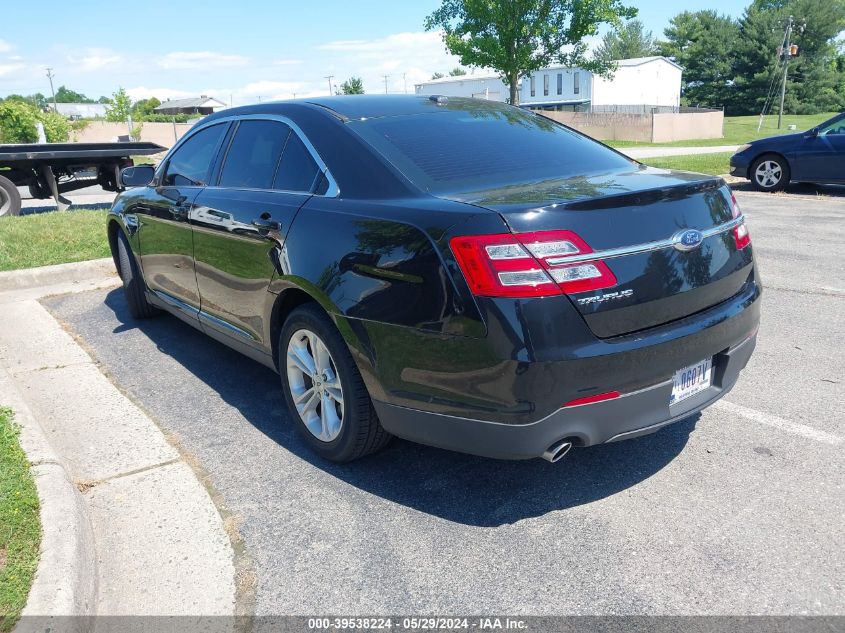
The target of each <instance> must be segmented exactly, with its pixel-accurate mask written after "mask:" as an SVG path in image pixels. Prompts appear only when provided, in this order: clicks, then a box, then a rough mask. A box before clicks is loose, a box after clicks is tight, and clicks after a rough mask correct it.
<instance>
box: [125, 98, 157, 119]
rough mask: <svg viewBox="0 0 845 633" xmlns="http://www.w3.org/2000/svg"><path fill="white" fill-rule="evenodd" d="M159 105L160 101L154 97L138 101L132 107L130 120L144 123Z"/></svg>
mask: <svg viewBox="0 0 845 633" xmlns="http://www.w3.org/2000/svg"><path fill="white" fill-rule="evenodd" d="M160 105H161V101H159V100H158V99H156V98H155V97H150V98H149V99H140V100H138V101H136V102H135V104H134V105H133V106H132V118H133V119H135V120H137V121H145V120H147V117H150V116H152V115H153V114H155V109H156V108H157V107H158V106H160Z"/></svg>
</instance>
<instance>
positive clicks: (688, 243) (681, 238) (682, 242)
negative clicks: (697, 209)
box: [672, 229, 704, 251]
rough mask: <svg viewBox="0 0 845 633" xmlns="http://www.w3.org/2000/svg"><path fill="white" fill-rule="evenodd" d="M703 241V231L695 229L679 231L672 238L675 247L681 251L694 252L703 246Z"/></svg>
mask: <svg viewBox="0 0 845 633" xmlns="http://www.w3.org/2000/svg"><path fill="white" fill-rule="evenodd" d="M703 241H704V236H703V235H702V234H701V231H696V230H695V229H686V230H684V231H679V232H678V233H675V236H674V237H673V238H672V242H673V246H674V247H675V248H677V249H678V250H679V251H691V250H694V249H696V248H698V247H699V246H701V242H703Z"/></svg>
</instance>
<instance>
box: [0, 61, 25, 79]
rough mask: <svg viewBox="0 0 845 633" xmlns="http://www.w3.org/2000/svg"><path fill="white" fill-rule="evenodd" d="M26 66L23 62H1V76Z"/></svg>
mask: <svg viewBox="0 0 845 633" xmlns="http://www.w3.org/2000/svg"><path fill="white" fill-rule="evenodd" d="M24 68H25V66H24V65H23V64H0V77H3V76H4V75H11V74H12V73H15V72H17V71H19V70H23V69H24Z"/></svg>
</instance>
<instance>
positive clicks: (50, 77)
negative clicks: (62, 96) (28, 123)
mask: <svg viewBox="0 0 845 633" xmlns="http://www.w3.org/2000/svg"><path fill="white" fill-rule="evenodd" d="M53 77H55V75H54V74H53V69H52V68H48V69H47V79H49V80H50V92H51V93H53V110H55V111H56V112H58V111H59V106H58V105H56V91H55V90H53Z"/></svg>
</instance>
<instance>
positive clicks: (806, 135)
mask: <svg viewBox="0 0 845 633" xmlns="http://www.w3.org/2000/svg"><path fill="white" fill-rule="evenodd" d="M818 135H819V128H817V127H814V128H813V129H812V130H807V131H806V132H805V133H804V138H816V137H817V136H818Z"/></svg>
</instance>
